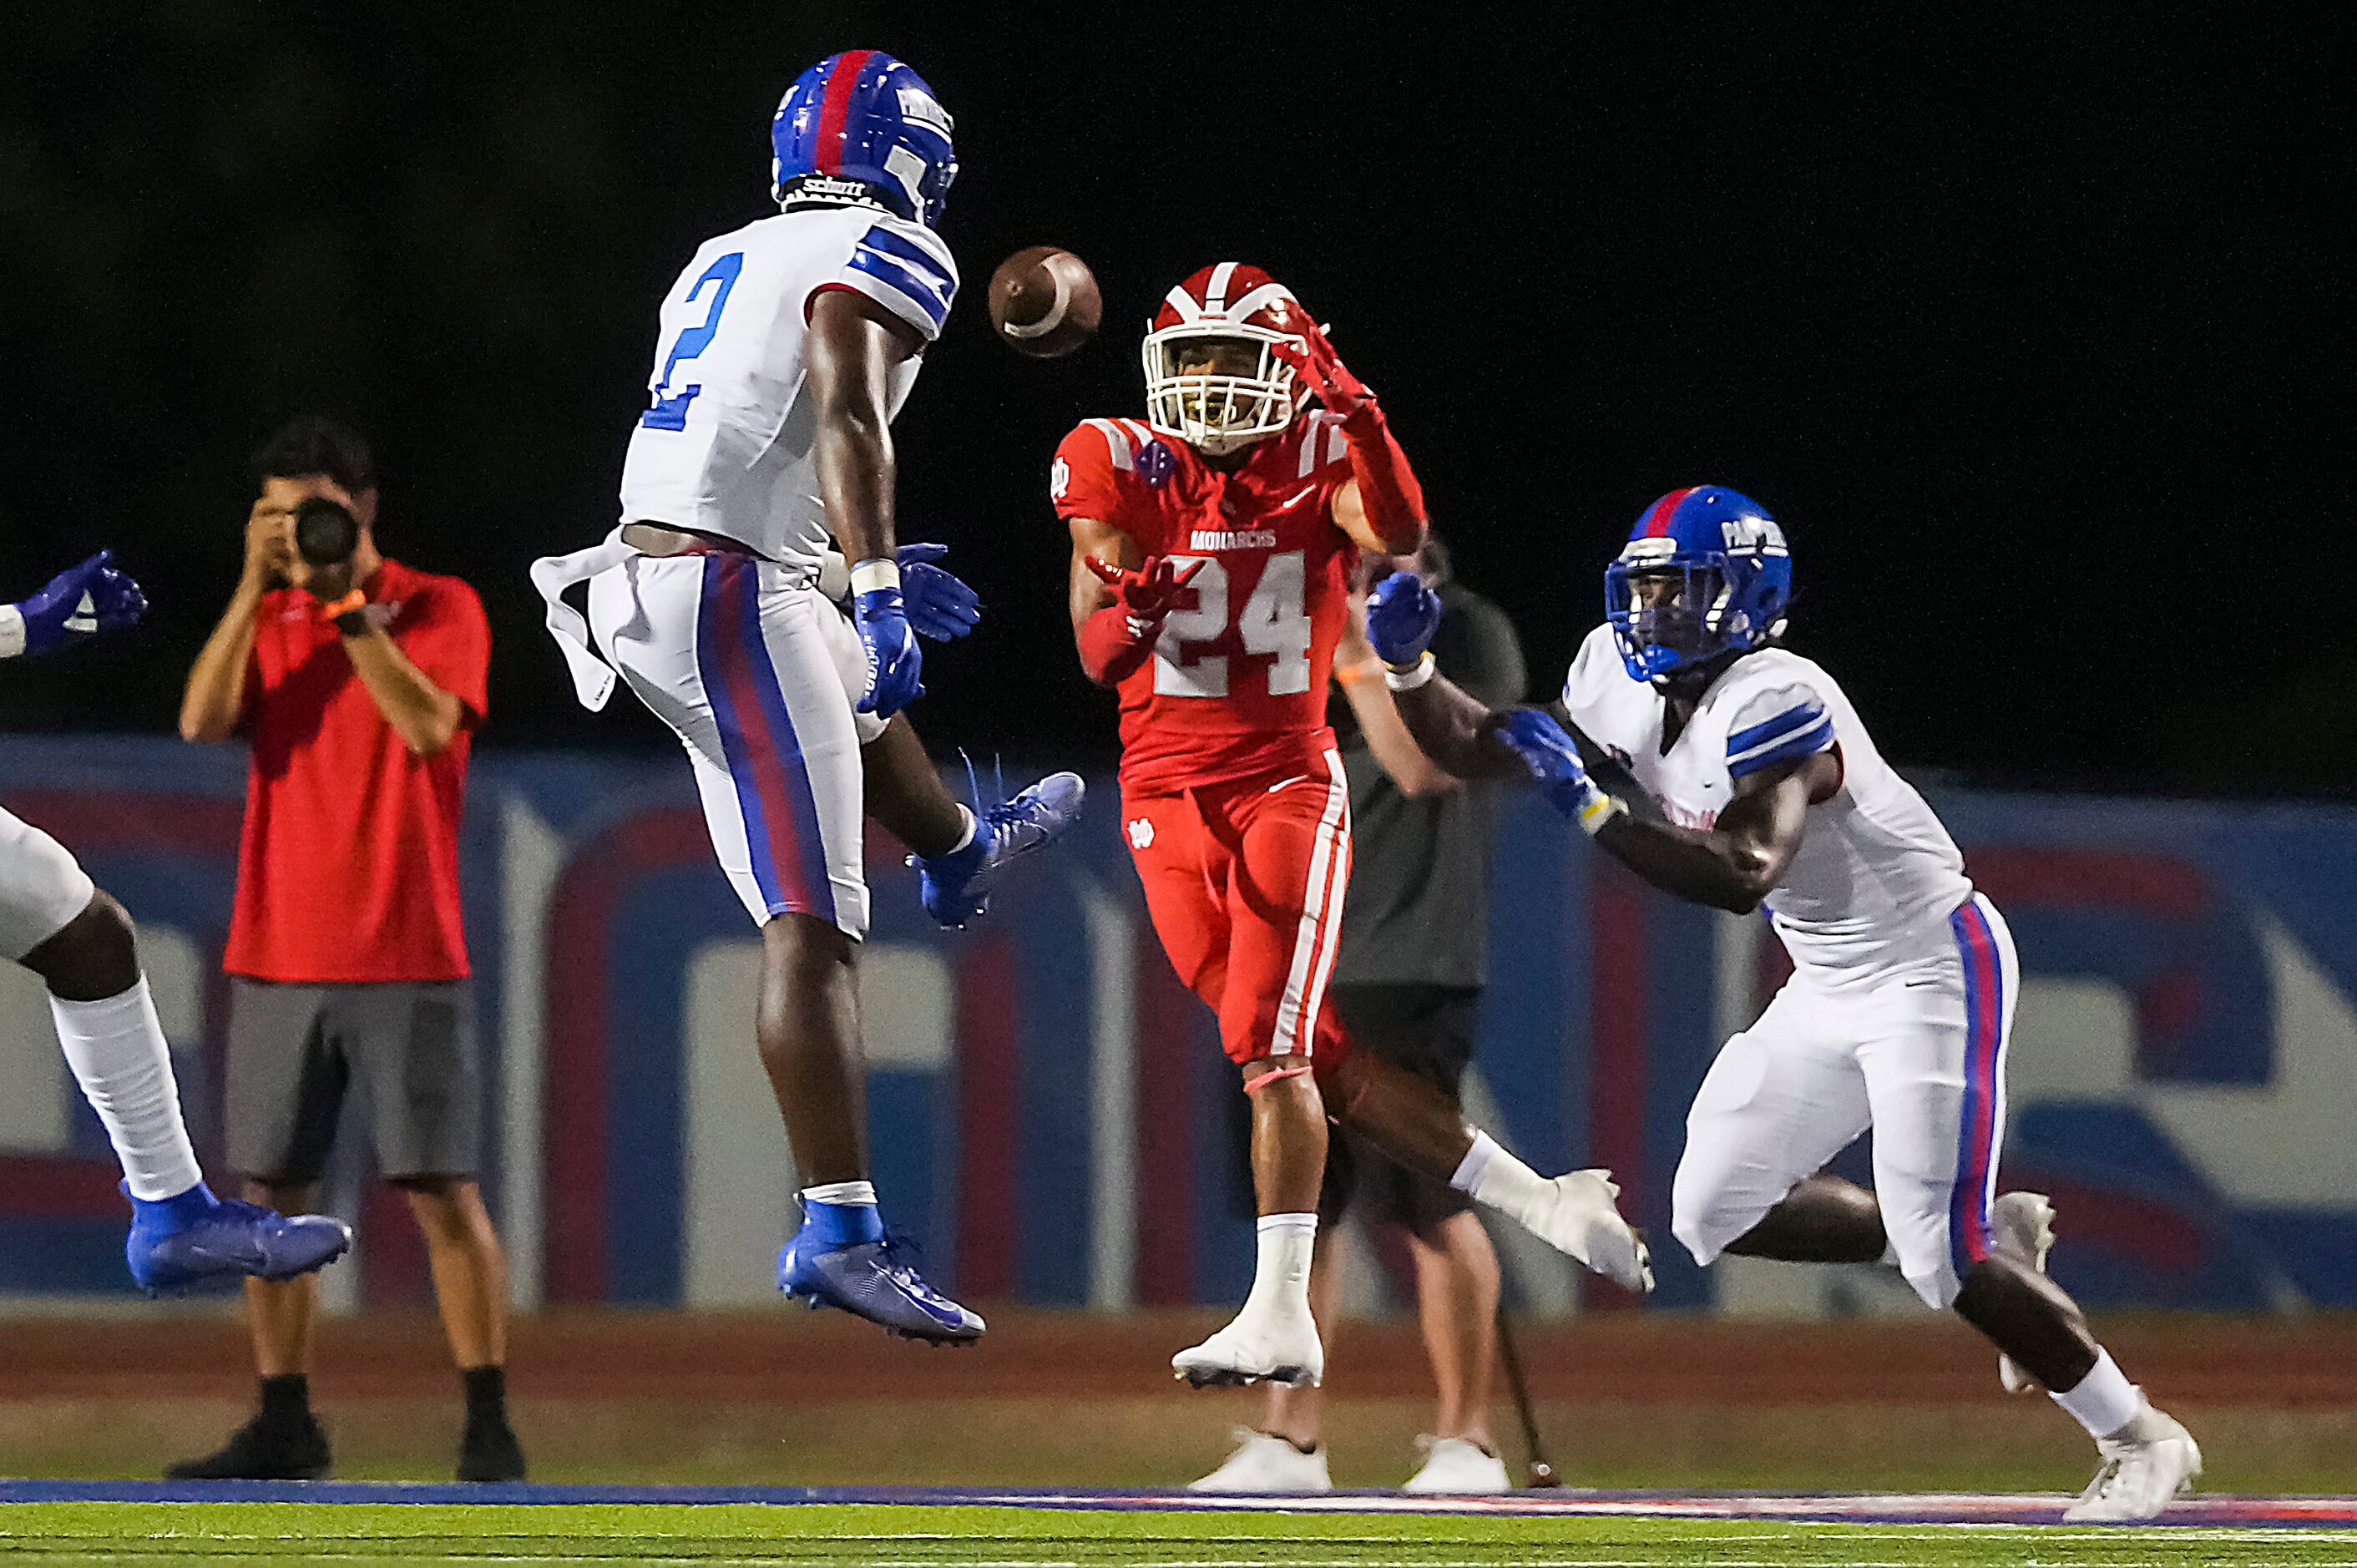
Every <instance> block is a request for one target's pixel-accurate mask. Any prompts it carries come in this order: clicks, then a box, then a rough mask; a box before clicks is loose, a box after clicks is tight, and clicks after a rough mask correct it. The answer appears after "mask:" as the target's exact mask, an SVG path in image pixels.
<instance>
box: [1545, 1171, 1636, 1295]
mask: <svg viewBox="0 0 2357 1568" xmlns="http://www.w3.org/2000/svg"><path fill="white" fill-rule="evenodd" d="M1547 1185H1548V1186H1549V1187H1553V1188H1555V1194H1554V1201H1553V1202H1552V1204H1551V1205H1550V1206H1549V1207H1548V1208H1547V1209H1546V1211H1545V1212H1544V1213H1542V1214H1540V1215H1539V1216H1537V1217H1536V1219H1535V1220H1534V1221H1532V1222H1531V1223H1530V1229H1531V1230H1532V1231H1533V1233H1534V1234H1535V1235H1536V1236H1537V1237H1538V1238H1539V1240H1542V1241H1544V1242H1546V1243H1547V1244H1548V1245H1549V1246H1551V1247H1554V1248H1555V1250H1556V1251H1561V1252H1568V1253H1570V1254H1571V1255H1572V1256H1573V1257H1575V1258H1577V1259H1578V1260H1579V1261H1580V1262H1583V1263H1585V1264H1587V1266H1588V1267H1589V1268H1590V1269H1592V1270H1594V1271H1595V1272H1596V1273H1599V1274H1602V1275H1603V1276H1604V1277H1605V1278H1606V1279H1609V1280H1610V1281H1612V1282H1613V1283H1616V1284H1619V1285H1621V1286H1624V1287H1625V1288H1627V1289H1629V1290H1632V1291H1636V1292H1638V1293H1639V1294H1643V1293H1644V1292H1647V1291H1650V1290H1652V1288H1653V1255H1652V1253H1651V1252H1649V1251H1646V1250H1645V1240H1644V1238H1643V1237H1641V1236H1640V1235H1638V1234H1637V1231H1636V1229H1635V1227H1633V1226H1631V1224H1630V1223H1629V1222H1628V1221H1627V1220H1626V1219H1621V1218H1620V1209H1618V1208H1615V1207H1613V1199H1615V1198H1617V1197H1620V1184H1619V1183H1618V1182H1616V1181H1614V1180H1613V1179H1612V1173H1611V1172H1610V1171H1606V1170H1585V1171H1569V1172H1566V1174H1564V1175H1562V1176H1556V1177H1555V1179H1554V1180H1553V1181H1550V1182H1549V1183H1548V1184H1547Z"/></svg>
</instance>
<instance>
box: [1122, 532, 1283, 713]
mask: <svg viewBox="0 0 2357 1568" xmlns="http://www.w3.org/2000/svg"><path fill="white" fill-rule="evenodd" d="M1172 559H1174V560H1176V561H1177V562H1178V563H1179V566H1180V569H1181V570H1184V569H1185V567H1186V566H1187V564H1189V563H1191V562H1195V561H1200V562H1202V563H1203V565H1202V569H1201V570H1200V571H1199V572H1197V573H1196V574H1195V576H1194V580H1193V582H1192V583H1191V584H1190V586H1192V587H1193V588H1194V590H1195V607H1194V608H1192V609H1184V610H1173V611H1172V612H1171V613H1170V616H1169V618H1168V619H1166V620H1165V621H1164V622H1163V623H1162V636H1161V638H1160V639H1159V640H1157V642H1156V643H1155V645H1154V690H1155V691H1156V693H1158V694H1160V695H1163V696H1170V697H1224V696H1226V695H1227V694H1228V656H1227V655H1226V654H1224V653H1194V654H1190V653H1189V652H1188V651H1187V650H1188V646H1189V644H1195V645H1199V646H1200V645H1201V644H1203V643H1210V642H1219V641H1222V640H1223V639H1225V638H1226V636H1227V633H1228V626H1229V613H1230V603H1229V601H1230V600H1231V598H1232V593H1231V591H1230V579H1229V576H1228V570H1227V567H1226V566H1225V565H1224V564H1222V562H1221V561H1220V559H1219V557H1217V556H1215V555H1179V556H1174V557H1173V558H1172ZM1307 588H1308V561H1307V559H1306V558H1305V556H1304V553H1302V552H1301V551H1298V550H1287V551H1284V552H1282V553H1278V554H1275V555H1272V556H1270V557H1269V558H1268V563H1267V564H1266V565H1265V566H1263V567H1262V568H1261V574H1260V581H1259V582H1257V583H1255V584H1254V585H1253V591H1252V596H1251V597H1250V598H1247V599H1246V600H1245V601H1244V603H1243V608H1242V609H1241V610H1240V611H1238V612H1237V613H1236V615H1235V632H1236V639H1237V641H1238V642H1239V643H1241V644H1242V645H1243V650H1244V651H1245V652H1246V653H1256V654H1262V655H1265V656H1270V657H1273V658H1274V659H1275V663H1273V664H1272V665H1270V666H1269V671H1268V694H1269V695H1270V696H1272V697H1291V696H1298V695H1300V694H1301V693H1304V692H1307V691H1308V690H1309V643H1310V627H1309V615H1308V610H1307V608H1306V602H1307V601H1306V590H1307Z"/></svg>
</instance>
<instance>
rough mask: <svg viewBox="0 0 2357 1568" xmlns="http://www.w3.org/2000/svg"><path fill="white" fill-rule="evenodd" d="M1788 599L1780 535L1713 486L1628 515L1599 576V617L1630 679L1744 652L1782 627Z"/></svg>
mask: <svg viewBox="0 0 2357 1568" xmlns="http://www.w3.org/2000/svg"><path fill="white" fill-rule="evenodd" d="M1791 602H1792V553H1791V552H1789V551H1788V550H1787V549H1786V548H1785V547H1784V531H1783V530H1782V529H1781V528H1779V527H1778V526H1777V525H1776V520H1775V519H1774V518H1772V517H1770V516H1769V515H1768V509H1767V508H1765V507H1763V506H1761V505H1760V503H1759V502H1758V501H1755V500H1753V499H1751V498H1750V497H1749V496H1746V495H1741V494H1738V492H1736V491H1734V490H1730V489H1726V488H1725V487H1724V486H1720V485H1695V486H1693V487H1691V488H1690V489H1683V490H1672V491H1671V492H1670V493H1669V494H1668V495H1665V496H1663V497H1662V498H1661V499H1659V500H1657V501H1655V502H1653V504H1652V505H1651V506H1649V507H1647V508H1646V509H1645V510H1643V511H1641V512H1640V513H1638V515H1637V526H1636V527H1634V528H1632V529H1631V530H1630V531H1629V542H1628V543H1627V544H1625V545H1623V546H1621V549H1620V558H1619V559H1617V560H1615V561H1614V562H1613V563H1612V564H1611V565H1609V566H1607V567H1606V568H1605V569H1604V617H1605V618H1606V619H1607V620H1609V622H1611V624H1612V636H1613V639H1614V640H1615V641H1617V642H1618V643H1619V644H1620V661H1621V662H1622V663H1623V664H1626V665H1627V666H1628V667H1629V674H1630V676H1631V679H1633V680H1638V681H1651V680H1652V679H1654V678H1655V677H1657V676H1662V675H1666V674H1668V673H1669V672H1670V671H1673V670H1679V669H1686V668H1691V667H1692V666H1694V665H1696V664H1702V663H1706V662H1707V661H1709V660H1713V659H1717V658H1718V657H1719V656H1720V655H1721V654H1724V653H1730V652H1734V653H1748V652H1749V651H1750V650H1753V649H1755V648H1758V647H1760V645H1761V644H1763V643H1765V642H1766V641H1767V640H1768V639H1770V638H1771V637H1773V636H1775V635H1776V634H1777V633H1778V632H1779V631H1781V630H1782V629H1783V626H1784V610H1785V607H1786V606H1788V605H1789V604H1790V603H1791Z"/></svg>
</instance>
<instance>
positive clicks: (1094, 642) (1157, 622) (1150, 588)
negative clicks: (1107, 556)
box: [1080, 555, 1211, 686]
mask: <svg viewBox="0 0 2357 1568" xmlns="http://www.w3.org/2000/svg"><path fill="white" fill-rule="evenodd" d="M1082 560H1084V561H1086V562H1087V563H1088V567H1089V570H1090V571H1092V572H1094V573H1095V574H1096V575H1097V578H1098V580H1099V581H1100V582H1102V583H1103V584H1104V585H1105V586H1106V587H1108V588H1111V589H1112V590H1113V594H1114V602H1113V603H1111V604H1109V605H1107V606H1105V607H1103V609H1101V610H1099V611H1097V612H1096V614H1094V615H1092V616H1091V617H1089V618H1088V619H1087V620H1085V621H1082V623H1081V638H1080V643H1081V667H1082V669H1084V670H1086V671H1088V673H1089V679H1090V680H1092V681H1094V682H1097V683H1098V684H1100V685H1106V686H1110V685H1113V684H1115V683H1117V682H1120V681H1122V680H1123V679H1124V678H1125V677H1126V676H1127V675H1128V674H1129V673H1130V671H1133V670H1135V669H1136V668H1137V667H1138V666H1139V665H1141V664H1143V663H1145V662H1146V655H1147V654H1148V653H1150V652H1152V651H1153V649H1154V642H1155V639H1157V638H1158V637H1160V636H1161V635H1162V623H1163V621H1164V620H1165V619H1167V618H1168V617H1169V614H1170V612H1171V611H1172V610H1175V609H1177V608H1179V599H1180V597H1181V596H1183V595H1184V594H1185V592H1186V589H1187V585H1188V584H1189V583H1191V582H1193V581H1194V580H1195V574H1196V573H1198V572H1200V571H1201V570H1202V569H1203V568H1204V567H1205V566H1208V565H1210V564H1211V563H1210V562H1208V561H1191V562H1189V563H1188V564H1187V565H1186V567H1185V568H1184V569H1183V570H1182V569H1180V567H1179V563H1178V562H1176V561H1174V560H1172V559H1171V558H1170V557H1169V556H1168V555H1149V556H1147V557H1146V560H1145V562H1144V563H1143V564H1141V565H1139V567H1138V568H1137V569H1136V570H1135V571H1134V572H1133V571H1130V570H1128V569H1126V568H1125V567H1121V566H1116V565H1114V564H1112V563H1110V562H1107V561H1100V560H1099V559H1097V557H1095V556H1093V555H1085V556H1082Z"/></svg>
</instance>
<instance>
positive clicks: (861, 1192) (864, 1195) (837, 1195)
mask: <svg viewBox="0 0 2357 1568" xmlns="http://www.w3.org/2000/svg"><path fill="white" fill-rule="evenodd" d="M802 1197H803V1199H804V1201H806V1202H810V1203H864V1204H866V1205H867V1206H868V1207H869V1208H874V1207H875V1206H876V1184H875V1183H874V1182H872V1181H831V1182H828V1183H826V1184H824V1185H823V1186H821V1187H804V1188H802Z"/></svg>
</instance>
